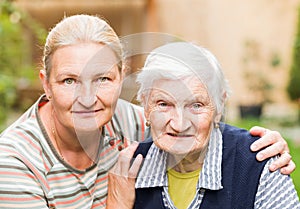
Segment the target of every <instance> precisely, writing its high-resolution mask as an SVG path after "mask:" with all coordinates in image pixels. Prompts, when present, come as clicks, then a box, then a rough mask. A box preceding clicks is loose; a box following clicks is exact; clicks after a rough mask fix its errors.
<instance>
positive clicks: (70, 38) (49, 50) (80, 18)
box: [43, 14, 123, 78]
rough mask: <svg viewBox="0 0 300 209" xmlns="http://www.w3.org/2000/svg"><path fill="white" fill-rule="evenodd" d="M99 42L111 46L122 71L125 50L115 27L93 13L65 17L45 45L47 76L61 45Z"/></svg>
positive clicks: (49, 35)
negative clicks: (53, 57)
mask: <svg viewBox="0 0 300 209" xmlns="http://www.w3.org/2000/svg"><path fill="white" fill-rule="evenodd" d="M88 42H93V43H99V44H104V45H107V46H108V47H110V48H111V49H112V50H113V51H114V53H115V55H116V57H117V59H118V60H119V63H118V67H119V69H120V72H121V68H122V63H123V50H122V46H121V42H120V39H119V37H118V36H117V34H116V33H115V31H114V30H113V28H112V27H111V26H110V25H109V24H108V23H107V22H106V21H104V20H103V19H101V18H99V17H97V16H91V15H85V14H80V15H73V16H69V17H65V18H64V19H63V20H62V21H60V22H59V23H58V24H57V25H56V26H55V27H54V28H53V29H52V30H51V31H50V32H49V34H48V37H47V39H46V43H45V46H44V57H43V67H44V69H45V71H46V75H47V78H49V76H50V72H51V67H52V66H51V58H52V55H53V53H54V52H55V50H57V49H58V48H60V47H63V46H68V45H73V44H77V43H88Z"/></svg>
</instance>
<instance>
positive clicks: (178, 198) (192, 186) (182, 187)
mask: <svg viewBox="0 0 300 209" xmlns="http://www.w3.org/2000/svg"><path fill="white" fill-rule="evenodd" d="M199 174H200V169H198V170H195V171H192V172H189V173H179V172H177V171H175V170H174V169H170V170H168V183H169V188H168V189H169V195H170V197H171V199H172V201H173V203H174V205H175V206H176V208H178V209H186V208H187V207H188V206H189V205H190V203H191V202H192V200H193V199H194V197H195V194H196V186H197V182H198V178H199Z"/></svg>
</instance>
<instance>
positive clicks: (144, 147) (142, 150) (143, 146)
mask: <svg viewBox="0 0 300 209" xmlns="http://www.w3.org/2000/svg"><path fill="white" fill-rule="evenodd" d="M152 144H153V140H152V137H149V138H147V139H146V140H145V141H143V142H140V143H139V146H138V147H137V149H136V151H135V153H134V155H133V157H136V156H137V155H138V154H142V155H143V157H144V158H145V157H146V155H147V153H148V151H149V149H150V147H151V145H152Z"/></svg>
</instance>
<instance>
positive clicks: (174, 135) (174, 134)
mask: <svg viewBox="0 0 300 209" xmlns="http://www.w3.org/2000/svg"><path fill="white" fill-rule="evenodd" d="M167 135H169V136H172V137H178V138H187V137H193V135H190V134H176V133H167Z"/></svg>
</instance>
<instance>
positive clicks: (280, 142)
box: [250, 126, 289, 159]
mask: <svg viewBox="0 0 300 209" xmlns="http://www.w3.org/2000/svg"><path fill="white" fill-rule="evenodd" d="M250 133H251V134H252V135H254V136H260V137H261V138H260V139H258V140H256V141H255V142H254V143H253V144H252V145H251V146H250V149H251V150H252V151H254V152H255V151H258V150H261V149H263V148H265V147H268V146H270V147H271V149H269V152H267V153H263V154H265V155H266V157H265V158H267V157H272V156H275V155H277V154H282V153H283V152H285V151H286V152H289V148H288V145H287V142H286V141H285V140H284V139H283V138H282V136H281V135H280V133H279V132H277V131H270V130H268V129H265V128H262V127H258V126H256V127H253V128H251V129H250ZM261 154H262V153H261ZM265 158H264V159H265Z"/></svg>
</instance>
